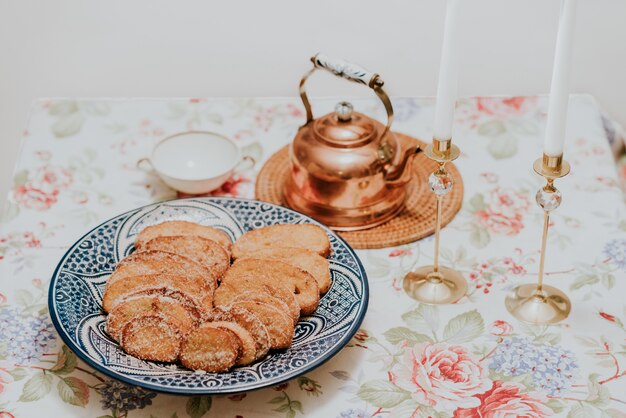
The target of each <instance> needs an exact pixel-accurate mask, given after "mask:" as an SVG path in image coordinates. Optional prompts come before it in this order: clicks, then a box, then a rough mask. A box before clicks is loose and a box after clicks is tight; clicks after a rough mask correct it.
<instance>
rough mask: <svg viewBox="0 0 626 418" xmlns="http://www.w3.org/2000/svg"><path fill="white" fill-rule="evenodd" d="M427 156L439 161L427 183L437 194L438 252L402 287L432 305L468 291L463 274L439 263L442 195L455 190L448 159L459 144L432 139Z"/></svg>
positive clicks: (418, 299) (452, 301)
mask: <svg viewBox="0 0 626 418" xmlns="http://www.w3.org/2000/svg"><path fill="white" fill-rule="evenodd" d="M424 153H425V154H426V156H427V157H428V158H430V159H431V160H433V161H436V162H437V163H438V164H439V168H438V169H437V171H435V172H434V173H432V174H431V175H430V177H429V178H428V185H429V186H430V188H431V190H432V191H433V193H434V194H435V196H437V218H436V223H435V256H434V259H433V265H432V266H423V267H419V268H418V269H416V270H413V271H411V272H409V273H407V274H406V275H405V276H404V281H403V283H402V287H403V288H404V291H405V292H406V294H407V295H409V296H410V297H412V298H413V299H415V300H417V301H419V302H422V303H429V304H433V305H439V304H448V303H454V302H456V301H458V300H459V299H461V298H462V297H463V296H464V295H465V293H466V292H467V282H466V281H465V279H464V278H463V275H461V273H459V272H458V271H456V270H454V269H451V268H449V267H441V266H439V235H440V231H441V205H442V200H443V197H444V196H445V195H446V194H447V193H448V192H449V191H450V190H452V185H453V181H452V177H451V176H450V174H449V173H448V172H447V171H446V169H445V165H446V163H447V162H450V161H454V160H455V159H456V158H458V156H459V155H460V151H459V148H458V147H457V146H455V145H452V143H451V140H447V141H437V140H433V143H432V145H428V146H427V147H426V149H425V150H424Z"/></svg>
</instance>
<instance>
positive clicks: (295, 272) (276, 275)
mask: <svg viewBox="0 0 626 418" xmlns="http://www.w3.org/2000/svg"><path fill="white" fill-rule="evenodd" d="M245 278H252V279H254V280H255V281H258V282H259V283H262V284H265V285H268V286H274V287H276V286H278V285H283V286H285V287H286V288H287V289H289V290H290V291H291V292H292V293H293V294H294V295H295V297H296V300H297V301H298V305H299V306H300V314H301V315H310V314H312V313H313V312H315V309H316V308H317V304H318V302H319V298H320V296H319V290H318V286H317V281H316V280H315V278H314V277H313V276H312V275H311V274H309V273H307V272H306V271H304V270H302V269H301V268H298V267H295V266H292V265H291V264H287V263H284V262H282V261H278V260H258V259H254V258H246V259H242V260H238V261H236V262H235V264H233V265H232V266H231V268H230V269H229V270H228V271H227V272H226V274H225V275H224V277H223V278H222V283H228V284H230V285H231V286H233V287H235V288H237V285H236V284H237V283H238V282H240V281H242V280H244V279H245ZM241 290H249V289H245V288H241Z"/></svg>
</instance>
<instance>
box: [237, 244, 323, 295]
mask: <svg viewBox="0 0 626 418" xmlns="http://www.w3.org/2000/svg"><path fill="white" fill-rule="evenodd" d="M244 258H256V259H260V260H266V259H274V260H279V261H282V262H285V263H287V264H291V265H293V266H296V267H299V268H301V269H302V270H304V271H306V272H308V273H310V274H311V275H312V276H313V277H314V278H315V280H316V281H317V285H318V287H319V291H320V295H323V294H325V293H326V292H328V289H330V285H331V282H330V263H329V262H328V260H327V259H326V258H324V257H322V256H321V255H319V254H317V253H316V252H314V251H311V250H306V249H303V248H280V247H278V248H262V249H259V250H256V251H254V252H252V253H247V254H246V255H245V256H244V257H242V258H240V260H241V259H244Z"/></svg>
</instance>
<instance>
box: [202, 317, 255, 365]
mask: <svg viewBox="0 0 626 418" xmlns="http://www.w3.org/2000/svg"><path fill="white" fill-rule="evenodd" d="M209 324H211V325H212V326H214V327H217V328H220V329H227V330H229V331H232V333H233V334H235V336H236V337H237V338H238V339H239V345H240V351H239V356H238V357H237V361H236V363H235V365H237V366H247V365H248V364H250V363H252V362H253V361H254V360H255V359H256V343H255V341H254V338H253V337H252V334H250V333H249V332H248V330H246V329H245V328H244V327H242V326H241V325H239V324H238V323H237V322H234V321H215V322H210V323H209Z"/></svg>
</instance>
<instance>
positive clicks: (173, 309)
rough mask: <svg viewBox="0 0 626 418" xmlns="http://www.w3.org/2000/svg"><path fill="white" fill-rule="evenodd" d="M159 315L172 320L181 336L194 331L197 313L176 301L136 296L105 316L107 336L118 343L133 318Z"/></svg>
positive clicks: (159, 296)
mask: <svg viewBox="0 0 626 418" xmlns="http://www.w3.org/2000/svg"><path fill="white" fill-rule="evenodd" d="M151 312H152V313H160V314H163V315H165V316H167V317H168V318H169V319H170V320H172V321H173V322H174V323H175V324H176V325H177V326H178V329H179V330H180V332H181V334H182V335H186V334H187V333H189V331H191V330H192V329H194V328H195V327H196V325H197V323H198V320H199V314H198V312H197V311H195V312H194V311H193V310H190V309H188V308H186V307H185V305H184V304H182V303H180V302H179V301H178V300H177V299H174V298H172V297H168V296H163V295H159V294H153V295H136V296H132V297H129V298H127V299H124V300H123V301H122V302H120V303H118V304H117V305H116V306H115V307H114V308H113V309H112V310H111V313H109V315H108V316H107V322H106V328H107V332H108V333H109V335H110V336H111V337H112V338H113V339H114V340H115V341H118V342H119V341H120V339H121V337H122V330H123V328H124V326H125V325H126V324H127V323H129V322H130V321H132V320H133V319H134V318H135V317H138V316H140V315H143V314H146V313H151Z"/></svg>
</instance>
